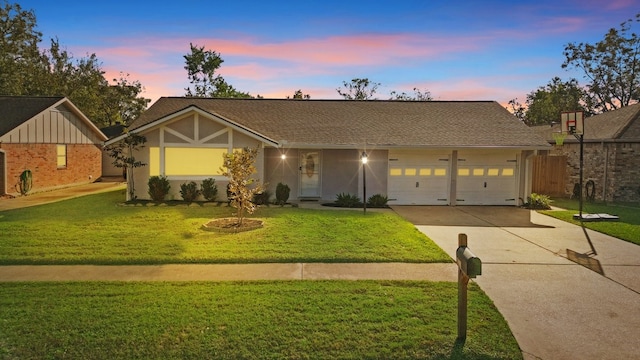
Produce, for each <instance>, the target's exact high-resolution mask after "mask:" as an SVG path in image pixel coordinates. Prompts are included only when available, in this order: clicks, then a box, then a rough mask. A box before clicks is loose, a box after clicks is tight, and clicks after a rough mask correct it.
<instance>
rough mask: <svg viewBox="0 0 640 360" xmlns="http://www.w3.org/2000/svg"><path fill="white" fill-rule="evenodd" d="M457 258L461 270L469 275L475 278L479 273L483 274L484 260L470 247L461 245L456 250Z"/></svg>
mask: <svg viewBox="0 0 640 360" xmlns="http://www.w3.org/2000/svg"><path fill="white" fill-rule="evenodd" d="M456 258H457V262H458V266H459V267H460V270H462V272H463V273H465V274H466V275H467V276H468V277H470V278H475V277H476V276H478V275H482V261H481V260H480V258H478V257H477V256H475V255H473V253H472V252H471V250H469V248H468V247H466V246H460V247H459V248H458V250H456Z"/></svg>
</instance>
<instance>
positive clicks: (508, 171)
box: [502, 168, 513, 176]
mask: <svg viewBox="0 0 640 360" xmlns="http://www.w3.org/2000/svg"><path fill="white" fill-rule="evenodd" d="M502 176H513V169H512V168H504V169H502Z"/></svg>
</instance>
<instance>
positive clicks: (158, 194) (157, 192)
mask: <svg viewBox="0 0 640 360" xmlns="http://www.w3.org/2000/svg"><path fill="white" fill-rule="evenodd" d="M148 185H149V190H148V194H149V196H150V197H151V200H153V201H155V202H160V201H164V198H165V196H167V194H168V193H169V189H171V184H169V180H168V179H167V177H166V176H152V177H150V178H149V182H148Z"/></svg>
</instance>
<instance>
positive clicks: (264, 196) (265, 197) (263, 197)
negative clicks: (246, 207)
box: [253, 190, 271, 205]
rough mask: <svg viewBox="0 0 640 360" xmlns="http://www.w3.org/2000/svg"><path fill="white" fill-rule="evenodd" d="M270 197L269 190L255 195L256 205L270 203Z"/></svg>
mask: <svg viewBox="0 0 640 360" xmlns="http://www.w3.org/2000/svg"><path fill="white" fill-rule="evenodd" d="M269 198H271V193H270V192H269V191H267V190H265V191H263V192H261V193H258V194H255V195H253V203H254V204H256V205H265V204H268V203H269Z"/></svg>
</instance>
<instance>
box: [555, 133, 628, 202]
mask: <svg viewBox="0 0 640 360" xmlns="http://www.w3.org/2000/svg"><path fill="white" fill-rule="evenodd" d="M583 145H584V167H583V184H586V183H587V181H589V180H593V181H594V183H595V199H596V200H600V201H602V200H604V201H608V202H611V201H614V202H638V201H640V144H638V143H612V142H609V143H607V142H605V143H601V142H599V143H590V142H585V143H584V144H583ZM553 153H555V154H558V155H566V156H567V175H566V176H567V178H566V179H565V183H566V194H567V195H570V194H572V193H573V187H574V184H576V183H579V182H580V144H578V143H566V142H565V144H564V145H563V146H562V147H556V149H555V150H553Z"/></svg>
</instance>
